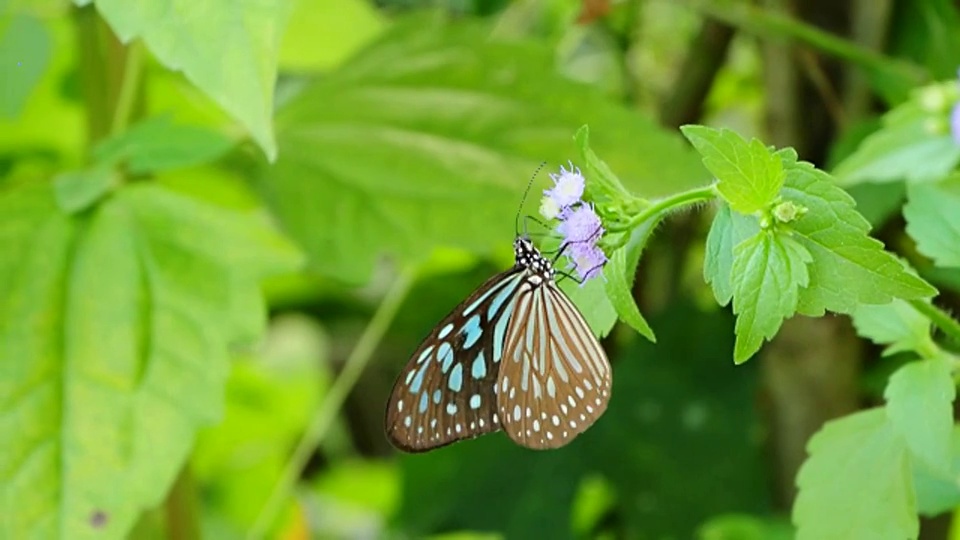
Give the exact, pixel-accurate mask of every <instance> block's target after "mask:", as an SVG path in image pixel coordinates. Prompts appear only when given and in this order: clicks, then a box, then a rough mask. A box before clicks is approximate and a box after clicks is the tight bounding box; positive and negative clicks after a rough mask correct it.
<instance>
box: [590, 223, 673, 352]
mask: <svg viewBox="0 0 960 540" xmlns="http://www.w3.org/2000/svg"><path fill="white" fill-rule="evenodd" d="M659 222H660V218H659V217H655V218H653V219H651V220H649V221H647V222H645V223H641V224H640V225H639V226H638V227H637V228H635V229H633V230H632V231H631V232H630V240H629V241H628V242H627V244H626V245H625V246H623V247H622V248H620V249H618V250H617V251H615V252H614V253H613V255H611V256H610V261H609V262H608V263H607V265H606V266H605V267H604V269H603V275H604V276H605V277H606V278H607V281H606V291H607V298H609V299H610V303H611V304H612V305H613V309H614V310H616V312H617V315H618V316H619V317H620V319H621V320H622V321H623V322H625V323H627V324H629V325H630V326H631V327H632V328H633V329H634V330H636V331H637V332H639V333H640V335H641V336H643V337H645V338H647V339H649V340H650V341H653V342H656V341H657V338H656V336H655V335H654V334H653V330H652V329H651V328H650V325H648V324H647V321H646V320H644V318H643V315H642V314H641V313H640V308H639V307H637V303H636V301H635V300H634V299H633V280H634V278H635V277H636V272H637V264H638V263H639V262H640V255H641V253H642V252H643V248H644V247H645V246H646V244H647V240H648V239H649V238H650V234H651V233H652V232H653V230H654V229H655V228H656V226H657V223H659Z"/></svg>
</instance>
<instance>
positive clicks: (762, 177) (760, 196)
mask: <svg viewBox="0 0 960 540" xmlns="http://www.w3.org/2000/svg"><path fill="white" fill-rule="evenodd" d="M680 131H682V132H683V134H684V135H685V136H686V137H687V139H688V140H689V141H690V143H691V144H693V146H694V147H696V149H697V151H698V152H700V155H701V156H703V164H704V165H705V166H706V167H707V169H709V170H710V172H712V173H713V174H714V175H715V176H716V177H717V180H718V183H717V191H719V192H720V195H722V196H723V198H724V200H726V201H727V204H729V205H730V207H731V208H733V209H734V210H736V211H737V212H739V213H741V214H752V213H754V212H757V211H759V210H762V209H764V208H766V207H767V206H769V205H770V204H771V203H773V202H774V200H775V199H776V197H777V194H778V193H779V192H780V188H781V187H782V186H783V163H782V162H781V160H780V158H779V157H778V156H776V155H774V154H773V152H771V151H770V149H768V148H767V147H766V145H764V144H763V143H762V142H761V141H760V140H759V139H751V140H750V141H749V142H747V141H746V140H745V139H743V137H741V136H740V135H739V134H737V133H736V132H735V131H731V130H729V129H714V128H708V127H705V126H693V125H690V126H683V127H681V128H680Z"/></svg>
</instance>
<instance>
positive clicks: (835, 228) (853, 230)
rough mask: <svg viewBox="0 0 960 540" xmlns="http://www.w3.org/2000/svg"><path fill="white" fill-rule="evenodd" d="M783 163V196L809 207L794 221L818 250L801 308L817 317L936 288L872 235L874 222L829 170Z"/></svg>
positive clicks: (800, 237) (801, 238)
mask: <svg viewBox="0 0 960 540" xmlns="http://www.w3.org/2000/svg"><path fill="white" fill-rule="evenodd" d="M784 168H785V170H786V173H787V178H786V182H785V185H784V188H783V191H782V196H783V198H784V199H785V200H788V201H791V202H792V203H794V204H797V205H800V206H803V207H804V208H806V209H807V212H806V213H805V214H803V215H802V216H799V217H798V218H797V219H796V220H794V221H792V222H790V223H789V227H790V229H791V230H792V231H793V232H794V235H793V238H794V239H796V240H797V241H798V242H799V243H800V244H802V245H803V246H804V247H805V248H807V250H808V251H809V252H810V254H811V255H812V256H813V260H812V261H811V263H810V265H809V266H808V270H809V272H810V284H809V286H807V287H806V288H805V289H803V290H802V291H801V292H800V302H799V305H798V308H797V311H798V312H800V313H802V314H804V315H809V316H813V317H819V316H821V315H823V313H824V312H825V311H833V312H835V313H851V312H853V310H855V309H856V308H857V307H859V306H860V305H861V304H885V303H887V302H890V301H891V300H893V299H894V298H901V299H904V300H911V299H915V298H928V297H931V296H933V295H935V294H936V293H937V291H936V289H934V288H933V287H931V286H930V285H929V284H928V283H927V282H926V281H924V280H922V279H920V278H918V277H916V276H915V275H913V274H911V273H910V272H908V271H907V269H906V268H905V267H904V265H903V264H902V263H901V262H900V261H899V260H898V259H897V258H896V257H894V256H893V255H892V254H890V253H889V252H887V251H884V249H883V244H882V243H880V241H878V240H876V239H874V238H871V237H870V236H868V235H867V232H868V231H869V230H870V225H869V224H868V223H867V221H866V220H865V219H864V218H863V216H861V215H860V214H858V213H857V211H856V210H855V209H854V203H853V199H852V198H851V197H850V196H849V195H847V194H846V193H845V192H844V191H843V190H842V189H841V188H839V187H837V186H836V185H834V183H833V182H832V181H831V179H830V177H829V176H828V175H827V174H826V173H824V172H823V171H820V170H817V169H815V168H814V167H813V165H811V164H809V163H805V162H797V163H788V162H787V161H785V163H784Z"/></svg>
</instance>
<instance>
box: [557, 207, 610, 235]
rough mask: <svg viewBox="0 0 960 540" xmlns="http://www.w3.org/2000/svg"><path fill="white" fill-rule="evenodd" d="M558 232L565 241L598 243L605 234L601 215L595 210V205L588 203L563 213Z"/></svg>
mask: <svg viewBox="0 0 960 540" xmlns="http://www.w3.org/2000/svg"><path fill="white" fill-rule="evenodd" d="M560 219H561V220H562V221H561V222H560V225H558V226H557V232H559V233H560V234H561V235H562V236H563V241H564V242H570V243H596V241H597V240H598V239H599V238H600V236H601V235H602V234H603V225H601V224H600V216H598V215H597V213H596V212H594V210H593V206H591V205H588V204H586V203H581V204H579V205H577V207H576V208H570V209H569V210H568V211H567V212H564V213H562V214H561V216H560Z"/></svg>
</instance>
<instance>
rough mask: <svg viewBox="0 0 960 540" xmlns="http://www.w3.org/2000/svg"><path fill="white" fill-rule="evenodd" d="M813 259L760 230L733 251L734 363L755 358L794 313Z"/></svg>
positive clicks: (796, 245)
mask: <svg viewBox="0 0 960 540" xmlns="http://www.w3.org/2000/svg"><path fill="white" fill-rule="evenodd" d="M810 260H811V256H810V252H809V251H807V249H806V248H805V247H803V246H802V245H801V244H800V243H798V242H797V241H796V240H794V239H793V238H791V237H790V236H787V235H786V234H783V233H779V234H778V233H777V232H775V231H761V232H760V233H758V234H756V235H755V236H753V237H752V238H749V239H747V240H745V241H743V242H741V243H740V244H738V245H736V246H735V247H734V248H733V266H732V272H731V281H732V285H733V312H734V313H735V314H737V325H736V328H735V331H736V334H737V342H736V345H735V346H734V349H733V360H734V362H736V363H738V364H740V363H742V362H745V361H746V360H747V359H749V358H750V357H751V356H753V353H755V352H757V351H758V350H759V349H760V345H761V344H763V341H764V340H765V339H770V338H772V337H773V336H774V334H776V333H777V330H779V329H780V324H781V323H782V322H783V319H784V318H786V317H789V316H790V315H793V313H794V312H795V311H796V309H797V301H798V299H799V296H800V290H801V289H803V288H804V287H806V286H807V283H808V282H809V275H808V274H807V264H808V263H809V262H810Z"/></svg>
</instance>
